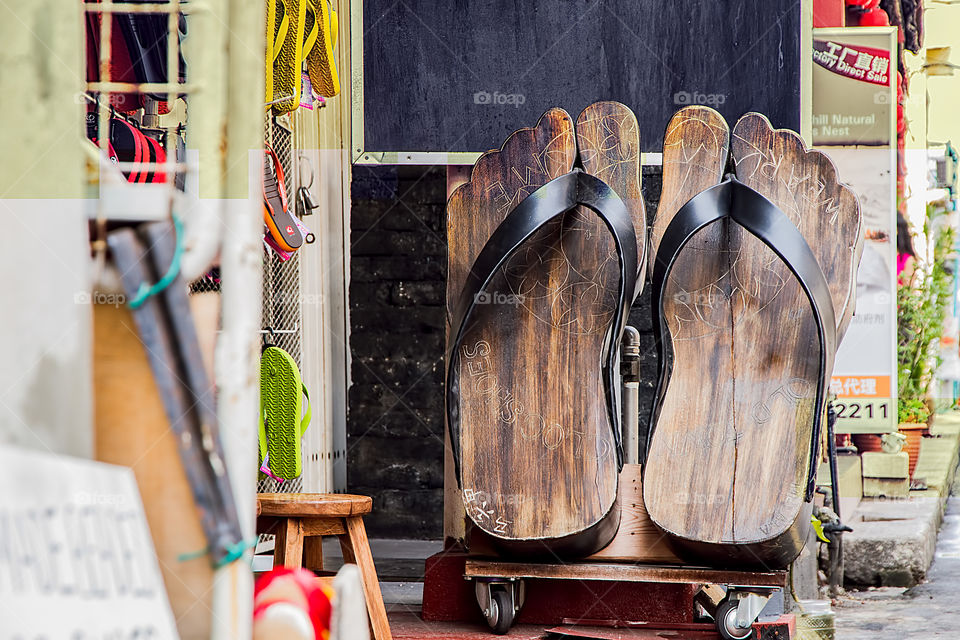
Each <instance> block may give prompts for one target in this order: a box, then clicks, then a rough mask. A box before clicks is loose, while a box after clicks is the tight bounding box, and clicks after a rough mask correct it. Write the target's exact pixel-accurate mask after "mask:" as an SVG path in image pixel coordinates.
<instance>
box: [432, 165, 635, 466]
mask: <svg viewBox="0 0 960 640" xmlns="http://www.w3.org/2000/svg"><path fill="white" fill-rule="evenodd" d="M579 205H583V206H585V207H587V208H589V209H591V210H592V211H594V212H595V213H596V214H597V215H598V216H600V219H601V220H603V222H604V224H605V225H606V227H607V229H608V230H609V231H610V234H611V235H612V236H613V239H614V243H615V244H616V250H617V258H618V260H619V263H620V285H619V289H618V302H617V310H616V313H615V317H614V320H613V323H612V325H611V327H610V328H609V332H608V333H607V335H606V342H605V344H604V353H603V354H602V356H603V359H602V360H601V362H603V376H604V382H605V385H604V387H605V392H606V400H607V409H608V411H609V413H610V420H611V424H612V425H613V431H614V441H615V443H616V450H617V465H618V468H619V466H620V465H622V460H623V451H622V445H621V437H620V412H619V410H618V408H617V407H616V406H615V404H616V397H617V396H616V389H615V388H614V384H615V382H614V376H615V372H616V366H615V365H616V359H617V353H618V345H619V342H620V334H621V333H622V332H623V327H624V325H625V324H626V321H627V315H628V314H629V312H630V304H631V302H632V301H633V297H634V294H635V289H636V286H635V285H636V279H637V263H638V258H637V236H636V231H635V230H634V227H633V220H632V218H631V217H630V213H629V211H628V210H627V207H626V205H624V203H623V201H622V200H621V199H620V197H619V196H618V195H617V194H616V193H615V192H614V191H613V189H611V188H610V187H609V186H608V185H607V184H606V183H604V182H603V181H602V180H600V179H599V178H597V177H595V176H592V175H590V174H588V173H584V172H583V171H581V170H579V169H575V170H573V171H571V172H570V173H567V174H564V175H562V176H560V177H558V178H554V179H553V180H551V181H550V182H548V183H546V184H545V185H543V186H542V187H540V188H539V189H537V190H536V191H534V192H533V193H531V194H530V195H529V196H527V197H526V198H524V200H523V201H522V202H520V204H518V205H517V206H516V208H514V209H513V211H511V212H510V213H509V214H507V217H506V218H504V220H503V222H502V223H500V225H499V226H498V227H497V229H496V230H495V231H494V232H493V234H492V235H491V236H490V237H489V238H488V239H487V242H486V244H485V245H484V246H483V249H481V250H480V253H479V254H478V255H477V259H476V260H474V262H473V266H472V267H471V268H470V273H469V275H468V276H467V279H466V283H465V284H464V286H463V290H462V291H461V294H460V298H459V300H458V301H457V304H456V306H455V307H454V308H453V310H452V312H453V313H452V321H451V323H450V333H449V334H448V342H447V371H446V390H447V398H446V401H447V424H448V426H449V428H450V442H451V446H452V447H453V459H454V464H455V466H456V472H457V483H458V484H459V482H460V386H459V368H460V367H459V363H460V343H461V341H462V340H463V337H464V335H465V334H466V333H467V330H468V329H469V328H470V319H471V316H472V314H473V311H474V309H475V308H476V305H477V301H478V296H479V295H480V294H481V293H482V292H483V291H484V289H485V288H486V287H487V286H488V285H489V284H490V281H491V280H492V279H493V276H494V274H496V273H497V271H498V270H499V269H500V268H501V267H502V266H503V265H504V264H506V262H507V260H508V259H509V258H510V256H512V255H513V254H514V253H515V252H516V251H517V250H518V249H519V248H520V247H521V246H523V244H524V243H525V242H527V241H528V240H529V239H530V237H531V236H532V235H533V234H534V233H536V232H537V230H539V229H540V228H542V227H543V226H544V225H545V224H547V223H548V222H550V221H551V220H553V219H555V218H557V217H558V216H561V215H563V214H564V213H566V212H568V211H570V210H572V209H573V208H575V207H577V206H579Z"/></svg>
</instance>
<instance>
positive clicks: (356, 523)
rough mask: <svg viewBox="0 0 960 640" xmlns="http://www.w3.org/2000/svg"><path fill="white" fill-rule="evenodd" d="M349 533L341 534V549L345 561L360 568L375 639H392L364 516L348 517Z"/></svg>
mask: <svg viewBox="0 0 960 640" xmlns="http://www.w3.org/2000/svg"><path fill="white" fill-rule="evenodd" d="M345 524H346V527H347V533H346V534H344V535H342V536H340V549H341V551H342V552H343V561H344V562H352V563H354V564H356V565H357V568H359V569H360V576H361V578H362V579H363V595H364V599H365V600H366V601H367V613H368V614H369V616H370V627H371V629H372V630H373V639H374V640H390V639H391V637H392V636H391V633H390V623H389V622H388V621H387V610H386V608H385V607H384V606H383V595H382V594H381V593H380V582H379V580H378V579H377V568H376V567H375V566H374V564H373V555H371V553H370V543H369V541H368V540H367V531H366V529H365V528H364V526H363V518H360V517H353V518H346V520H345Z"/></svg>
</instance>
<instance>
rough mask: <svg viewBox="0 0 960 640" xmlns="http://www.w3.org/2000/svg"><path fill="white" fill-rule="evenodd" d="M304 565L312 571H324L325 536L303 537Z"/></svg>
mask: <svg viewBox="0 0 960 640" xmlns="http://www.w3.org/2000/svg"><path fill="white" fill-rule="evenodd" d="M303 566H304V567H305V568H307V569H310V570H311V571H323V538H322V537H321V536H309V537H305V538H304V539H303Z"/></svg>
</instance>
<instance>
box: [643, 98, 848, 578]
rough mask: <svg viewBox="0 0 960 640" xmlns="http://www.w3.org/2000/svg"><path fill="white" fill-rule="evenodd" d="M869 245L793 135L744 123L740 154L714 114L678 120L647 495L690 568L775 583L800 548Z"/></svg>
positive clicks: (666, 153)
mask: <svg viewBox="0 0 960 640" xmlns="http://www.w3.org/2000/svg"><path fill="white" fill-rule="evenodd" d="M728 157H729V162H728ZM728 168H732V170H733V172H734V175H733V176H728V177H727V178H724V172H725V171H726V170H727V169H728ZM862 241H863V230H862V227H861V216H860V211H859V206H858V204H857V201H856V198H855V196H854V195H853V193H852V192H851V191H850V190H849V189H848V188H847V187H845V186H843V185H842V184H840V183H839V182H838V179H837V175H836V170H835V168H834V166H833V164H832V163H831V162H830V160H829V158H827V157H826V156H825V155H823V154H822V153H819V152H817V151H808V150H807V149H806V148H805V147H804V145H803V142H802V141H801V140H800V138H799V137H798V136H797V135H796V134H795V133H793V132H791V131H783V130H773V129H772V128H771V127H770V123H769V122H768V121H767V120H766V118H764V117H763V116H761V115H759V114H747V115H745V116H743V117H742V118H741V119H740V120H739V121H738V122H737V124H736V126H735V127H734V130H733V136H732V141H731V139H730V132H729V129H728V127H727V124H726V122H725V121H724V120H723V118H722V117H721V116H720V114H718V113H717V112H715V111H713V110H712V109H709V108H706V107H689V108H685V109H682V110H681V111H680V112H678V113H677V114H676V115H675V116H674V117H673V119H672V120H671V122H670V125H669V127H668V129H667V132H666V136H665V139H664V149H663V192H662V196H661V200H660V205H659V208H658V211H657V215H656V218H655V221H654V224H653V229H652V246H653V248H654V250H655V252H656V258H655V264H654V269H653V281H652V287H653V312H654V323H655V324H654V330H655V331H658V332H659V342H658V346H659V351H660V365H661V367H660V378H659V381H658V386H657V397H656V398H655V402H654V410H653V415H652V418H651V432H650V434H649V437H648V445H647V450H646V460H645V465H644V470H643V472H644V474H643V495H644V503H645V505H646V509H647V512H648V513H649V515H650V518H651V519H652V520H653V522H654V523H655V524H656V525H657V526H658V527H660V528H661V529H662V530H663V531H664V532H666V533H667V534H668V536H669V538H670V540H671V542H672V543H673V546H674V547H675V548H676V549H677V550H678V552H679V553H680V554H681V555H682V556H683V557H684V558H687V559H689V560H691V561H695V562H703V563H707V564H711V565H714V566H737V567H744V568H747V567H755V568H764V569H773V568H780V567H783V566H785V565H786V564H788V563H789V562H791V561H792V560H793V559H794V558H795V557H796V556H797V554H798V553H799V552H800V550H801V549H802V548H803V544H804V541H805V538H806V532H807V530H808V527H809V524H810V512H811V499H812V496H813V489H814V481H815V474H816V467H817V462H818V459H819V456H818V444H819V441H820V429H821V425H822V423H823V422H824V420H825V418H824V408H825V401H826V391H827V389H828V381H829V377H830V375H831V372H832V368H833V359H834V355H835V353H836V347H837V344H838V343H839V341H840V339H841V337H842V336H843V333H844V331H845V329H846V327H847V325H848V324H849V321H850V317H851V315H852V313H853V303H854V297H853V296H854V291H855V289H854V287H855V279H856V270H857V265H858V263H859V257H860V250H861V248H862Z"/></svg>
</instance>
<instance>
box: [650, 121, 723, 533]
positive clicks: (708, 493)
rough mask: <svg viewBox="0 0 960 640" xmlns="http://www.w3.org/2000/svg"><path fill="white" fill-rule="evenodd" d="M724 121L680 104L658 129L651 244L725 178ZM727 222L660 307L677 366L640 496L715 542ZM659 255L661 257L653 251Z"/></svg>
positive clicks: (671, 284) (660, 521)
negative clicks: (657, 189) (659, 184)
mask: <svg viewBox="0 0 960 640" xmlns="http://www.w3.org/2000/svg"><path fill="white" fill-rule="evenodd" d="M729 138H730V133H729V128H728V127H727V123H726V122H725V121H724V119H723V117H722V116H720V114H719V113H717V112H716V111H714V110H713V109H710V108H708V107H687V108H684V109H681V110H680V111H678V112H677V113H676V115H674V117H673V118H672V119H671V120H670V124H669V126H668V127H667V131H666V134H665V135H664V147H663V191H662V194H661V196H660V204H659V206H658V209H657V214H656V217H655V218H654V221H653V225H652V229H651V237H652V240H651V242H652V245H653V248H654V251H657V250H658V249H659V246H660V240H661V238H662V237H663V233H664V231H665V230H666V228H667V225H669V223H670V221H671V220H672V219H673V217H674V215H675V214H676V212H677V211H678V210H679V209H680V208H681V207H682V206H683V205H684V204H686V203H687V201H689V200H690V199H691V198H692V197H693V196H695V195H697V194H698V193H700V192H701V191H703V190H704V189H707V188H709V187H712V186H714V185H716V184H719V183H720V181H721V180H722V178H723V172H724V168H725V166H726V164H727V154H728V150H729ZM727 227H728V223H727V222H726V221H724V222H721V223H717V224H713V225H710V226H709V227H707V228H706V229H704V230H703V231H701V232H700V233H698V234H697V235H696V236H695V237H694V238H693V239H692V240H691V241H690V243H689V244H688V245H687V246H686V248H685V249H684V251H683V252H682V253H681V255H680V256H678V258H677V261H676V263H675V265H674V268H673V271H672V272H671V275H670V278H669V280H668V283H667V287H666V290H665V295H664V300H663V309H664V318H665V321H666V324H667V328H668V329H669V331H670V334H671V337H672V348H673V362H674V367H673V372H672V376H671V379H670V386H669V388H668V390H667V393H666V395H665V396H664V399H663V404H662V405H661V408H660V413H659V415H658V421H657V424H656V425H655V427H654V431H653V434H652V435H651V437H650V440H649V443H648V453H647V460H646V464H645V469H644V485H643V494H644V502H645V504H646V508H647V511H648V513H649V515H650V516H651V518H652V519H653V521H654V522H655V523H656V524H657V525H658V526H660V527H661V528H663V529H664V530H665V531H667V532H670V533H672V534H681V533H683V534H686V535H688V536H691V537H702V538H704V539H708V540H715V541H719V540H722V539H729V538H730V537H732V535H733V523H732V509H731V492H732V487H733V480H734V463H733V461H734V459H735V457H736V448H735V446H734V440H733V433H734V432H733V422H734V416H733V407H732V403H731V402H730V398H729V394H730V392H731V390H732V380H733V363H732V362H731V360H730V355H729V352H730V344H731V342H732V340H733V337H732V330H731V322H730V306H729V300H730V298H731V295H732V292H733V291H734V289H735V284H734V283H733V282H732V278H731V275H730V263H731V256H730V251H729V249H728V248H727V237H728V228H727ZM656 259H657V260H663V259H666V257H665V256H660V255H658V256H657V258H656Z"/></svg>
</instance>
